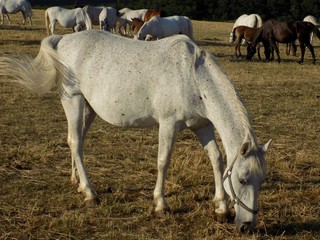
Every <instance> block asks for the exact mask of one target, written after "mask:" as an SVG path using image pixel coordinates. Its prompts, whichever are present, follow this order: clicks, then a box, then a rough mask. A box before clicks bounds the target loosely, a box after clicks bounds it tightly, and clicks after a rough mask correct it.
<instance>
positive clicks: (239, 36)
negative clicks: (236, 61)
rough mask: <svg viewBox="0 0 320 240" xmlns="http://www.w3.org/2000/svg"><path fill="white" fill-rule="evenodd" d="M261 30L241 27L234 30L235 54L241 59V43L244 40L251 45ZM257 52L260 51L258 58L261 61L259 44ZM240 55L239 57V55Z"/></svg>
mask: <svg viewBox="0 0 320 240" xmlns="http://www.w3.org/2000/svg"><path fill="white" fill-rule="evenodd" d="M259 29H260V28H251V27H247V26H239V27H236V28H235V29H234V30H233V41H235V45H236V47H235V53H236V56H237V57H241V51H240V46H241V42H242V40H243V39H245V41H246V43H248V44H249V43H251V42H252V40H253V38H254V36H255V35H256V33H257V32H258V30H259ZM257 50H258V57H259V59H261V57H260V46H259V44H258V45H257ZM238 53H239V55H238Z"/></svg>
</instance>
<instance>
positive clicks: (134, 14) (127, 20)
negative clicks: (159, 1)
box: [118, 8, 148, 35]
mask: <svg viewBox="0 0 320 240" xmlns="http://www.w3.org/2000/svg"><path fill="white" fill-rule="evenodd" d="M147 11H148V9H138V10H132V9H130V8H122V9H120V10H119V14H120V18H119V19H118V22H119V32H120V33H121V34H123V35H128V34H129V31H127V24H129V25H131V23H132V19H134V18H138V19H140V20H141V21H144V15H145V14H146V12H147Z"/></svg>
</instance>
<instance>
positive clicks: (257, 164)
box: [0, 0, 319, 232]
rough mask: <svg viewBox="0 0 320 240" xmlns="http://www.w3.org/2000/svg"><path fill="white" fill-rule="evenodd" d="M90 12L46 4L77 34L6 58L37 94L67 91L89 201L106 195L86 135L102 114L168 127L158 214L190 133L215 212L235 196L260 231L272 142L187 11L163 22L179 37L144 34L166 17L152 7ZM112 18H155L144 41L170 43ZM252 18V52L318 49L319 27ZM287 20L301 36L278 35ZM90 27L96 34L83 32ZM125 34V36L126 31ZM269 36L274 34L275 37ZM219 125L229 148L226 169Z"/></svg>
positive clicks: (74, 159)
mask: <svg viewBox="0 0 320 240" xmlns="http://www.w3.org/2000/svg"><path fill="white" fill-rule="evenodd" d="M0 1H1V4H2V5H0V6H1V7H2V8H3V7H5V9H6V10H3V9H2V10H1V13H4V14H7V13H9V10H8V9H9V8H8V7H7V6H6V5H5V4H4V3H6V2H7V1H5V0H0ZM14 1H15V2H16V7H17V6H22V2H23V1H26V0H10V3H12V2H14ZM8 2H9V1H8ZM19 4H20V5H19ZM90 8H91V7H87V10H85V8H79V9H78V8H77V9H74V10H70V11H71V12H72V14H69V13H70V12H69V11H65V10H63V9H62V8H59V7H54V8H49V9H47V11H46V18H47V19H48V20H47V22H48V27H50V28H49V30H50V29H51V33H53V31H54V24H55V22H57V21H58V22H60V24H62V25H63V24H64V26H66V27H72V28H73V30H74V31H76V33H72V34H65V35H54V34H53V35H50V36H48V37H46V38H45V39H43V40H42V42H41V47H40V50H39V53H38V55H37V57H36V58H34V59H32V58H30V57H28V56H25V57H20V58H14V57H11V56H0V76H10V77H11V78H12V79H15V80H16V82H18V83H20V84H23V85H24V86H26V87H27V88H28V89H30V90H32V91H33V92H35V93H37V94H45V93H47V92H48V91H50V90H52V89H54V88H57V89H59V90H60V91H59V92H60V97H61V103H62V106H63V108H64V111H65V114H66V118H67V122H68V144H69V146H70V150H71V166H72V169H71V182H72V183H74V184H76V185H77V186H78V192H80V193H82V194H83V195H84V196H85V199H84V201H85V203H86V204H87V205H95V204H97V203H98V195H97V193H96V192H95V190H94V188H93V186H92V184H91V183H90V180H89V178H88V174H87V170H86V168H85V165H84V156H83V145H84V139H85V137H86V134H87V132H88V130H89V128H90V126H91V125H92V123H93V121H94V119H95V117H96V116H97V115H99V116H100V117H101V118H102V119H104V120H105V121H107V122H109V123H110V124H113V125H116V126H121V127H142V128H145V127H152V126H158V127H159V146H158V157H157V163H158V174H157V180H156V185H155V188H154V192H153V198H154V202H155V211H156V212H157V213H162V212H164V211H167V210H168V209H169V206H168V204H167V202H166V200H165V193H164V185H165V177H166V174H167V170H168V167H169V163H170V158H171V155H172V150H173V146H174V143H175V140H176V138H177V134H178V133H179V132H181V131H182V130H184V129H190V130H191V131H193V132H194V134H195V135H196V136H197V138H198V140H199V141H200V143H201V144H202V146H203V148H204V150H205V151H206V153H207V154H208V156H209V158H210V160H211V164H212V168H213V171H214V183H215V197H214V203H215V207H216V209H215V214H216V215H220V216H226V215H228V214H229V213H230V209H229V204H228V199H227V195H229V197H230V199H231V200H232V203H233V207H234V209H235V224H236V227H237V229H238V230H239V231H240V232H247V231H252V230H253V229H254V227H255V225H256V221H257V213H258V200H257V198H258V192H259V189H260V186H261V184H262V183H263V182H264V180H265V166H266V162H265V154H266V151H267V149H268V146H269V144H270V141H269V142H267V143H266V144H263V145H260V144H258V140H257V137H256V136H255V133H254V130H253V129H252V123H251V119H250V117H249V114H248V112H247V110H246V108H245V106H244V104H243V102H242V100H241V98H240V95H239V93H238V92H237V90H236V88H235V87H234V85H233V83H232V81H230V79H229V78H228V77H227V75H226V74H225V73H224V72H223V70H222V69H221V67H220V65H219V64H218V62H217V61H216V59H215V57H214V56H213V55H212V54H211V53H210V52H208V51H205V50H203V49H201V48H200V47H199V46H198V45H197V44H196V43H195V41H193V40H192V27H190V25H189V24H190V23H191V22H190V20H189V19H188V18H187V17H183V16H175V17H168V18H165V23H163V24H164V26H169V25H170V24H169V22H170V23H171V25H174V26H175V27H174V28H172V29H171V28H170V31H171V32H170V34H172V35H174V36H169V35H170V34H169V35H165V34H164V33H162V35H161V34H160V35H155V32H152V31H151V32H147V31H145V32H144V31H142V29H143V28H144V26H147V25H148V23H149V22H150V21H152V19H155V20H154V21H157V20H159V19H162V17H161V16H158V14H159V12H157V11H152V12H149V13H148V14H150V20H149V21H146V19H145V16H146V14H147V12H148V11H146V10H136V11H135V10H131V9H122V10H120V11H109V10H110V9H106V10H104V9H105V8H91V10H92V11H90ZM21 9H22V8H21ZM23 9H24V8H23ZM100 10H101V11H100ZM16 11H17V10H15V11H12V12H16ZM64 12H68V14H63V13H64ZM92 12H99V15H98V14H95V18H93V17H92V16H90V14H92ZM103 12H104V13H103ZM102 13H103V16H107V20H105V19H104V20H103V23H101V21H102V19H103V17H101V18H100V15H101V14H102ZM63 15H64V16H63ZM110 15H112V16H113V17H115V18H116V19H117V21H118V22H119V24H120V25H121V24H127V23H130V21H133V19H135V18H136V19H139V20H141V21H146V22H145V23H143V24H142V25H141V26H140V27H141V28H140V29H139V30H138V32H137V34H136V35H137V37H136V38H138V39H144V38H145V40H146V39H147V40H149V39H150V38H152V39H160V38H163V39H161V40H159V41H148V42H146V41H136V40H132V39H130V38H126V37H122V36H119V35H118V34H113V33H110V32H108V31H115V28H114V25H113V23H114V21H113V20H114V19H113V20H112V21H109V20H110V19H109V16H110ZM152 15H155V16H152ZM23 16H24V17H25V16H26V13H23ZM71 16H72V17H71ZM247 17H249V16H243V17H242V18H241V21H240V20H239V21H238V20H237V22H236V23H235V26H234V29H233V30H232V32H231V38H230V39H231V40H233V39H234V36H235V38H237V42H239V43H240V42H241V39H240V37H239V36H240V34H239V32H240V31H239V29H240V28H239V26H241V25H242V26H243V25H244V24H248V22H247V21H245V19H248V18H247ZM70 19H71V20H70ZM72 19H73V20H72ZM252 19H254V21H253V22H250V24H251V25H249V26H248V27H250V28H259V29H258V30H257V31H256V33H255V34H254V36H253V37H252V38H251V39H250V40H248V39H249V38H248V37H247V36H248V35H249V34H248V33H245V34H244V35H243V38H245V39H246V41H248V42H250V45H249V48H248V57H249V58H250V57H252V56H253V54H254V52H255V47H256V46H257V44H258V42H259V41H262V43H263V45H264V47H265V54H266V56H269V55H270V53H271V52H272V51H273V49H274V50H275V51H276V53H277V54H278V49H277V43H279V42H280V43H282V42H289V43H292V42H293V41H295V40H296V39H298V40H299V41H300V46H301V45H302V44H305V45H306V46H307V47H309V48H310V45H311V44H310V38H311V37H310V34H311V32H315V33H316V34H317V36H319V35H318V33H317V31H316V30H315V27H314V25H312V24H311V23H301V22H294V23H290V24H289V23H287V24H276V23H277V22H276V21H273V20H272V21H267V22H266V23H264V24H262V21H261V18H260V17H259V16H258V15H254V16H253V18H252ZM243 21H244V22H243ZM49 22H50V23H49ZM159 22H161V21H160V20H159ZM186 22H187V23H186ZM30 24H32V23H31V17H30ZM92 24H101V28H103V29H107V30H108V31H99V30H94V29H90V28H91V25H92ZM237 24H238V25H237ZM270 25H271V26H270ZM278 25H280V26H279V27H281V28H284V29H290V30H291V31H290V32H292V36H289V37H288V36H287V37H286V38H284V37H283V38H281V37H279V38H278V36H277V35H276V33H277V29H276V26H278ZM148 27H149V26H148ZM184 27H185V28H186V29H187V28H188V29H189V32H187V30H186V29H184ZM84 28H87V29H88V30H86V31H81V30H83V29H84ZM273 28H274V29H273ZM146 29H148V28H147V27H146ZM237 29H238V30H237ZM163 30H164V29H163ZM174 30H175V31H176V32H174ZM123 31H124V32H123V34H126V32H125V31H126V30H123ZM183 31H186V32H183ZM139 32H140V33H139ZM281 32H286V31H281ZM287 32H289V30H287ZM160 33H161V31H160ZM180 33H184V34H180ZM49 34H50V31H49ZM148 35H150V36H148ZM184 35H187V36H184ZM302 35H303V36H302ZM188 36H189V37H188ZM270 36H274V37H275V38H272V39H269V38H270ZM276 36H277V37H276ZM307 40H308V41H307ZM311 46H312V45H311ZM124 53H125V54H124ZM150 53H152V54H150ZM268 54H269V55H268ZM2 79H3V78H2V77H1V78H0V81H1V80H2ZM214 129H216V130H217V132H218V133H219V135H220V138H221V140H222V143H223V146H224V148H225V155H226V160H227V166H226V168H225V169H224V168H223V157H222V153H221V150H220V148H219V146H218V143H217V141H216V136H215V131H214Z"/></svg>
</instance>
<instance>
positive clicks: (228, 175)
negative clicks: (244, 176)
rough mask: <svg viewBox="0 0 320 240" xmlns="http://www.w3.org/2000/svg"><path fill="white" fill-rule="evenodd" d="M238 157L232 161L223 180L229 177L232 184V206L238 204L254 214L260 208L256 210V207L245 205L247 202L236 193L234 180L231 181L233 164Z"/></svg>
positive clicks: (230, 184)
mask: <svg viewBox="0 0 320 240" xmlns="http://www.w3.org/2000/svg"><path fill="white" fill-rule="evenodd" d="M237 159H238V158H237V157H236V158H235V159H234V160H233V161H232V163H231V165H230V167H229V169H228V170H227V172H226V174H225V175H224V176H223V182H224V181H225V180H226V179H227V178H228V182H229V186H230V190H231V195H232V198H233V199H232V202H231V204H232V206H234V205H235V204H238V205H239V206H240V207H242V208H244V209H245V210H247V211H248V212H250V213H252V214H257V213H258V212H259V209H257V210H254V209H251V208H249V207H248V206H247V205H245V204H244V203H243V202H242V201H241V199H240V198H239V197H238V196H237V195H236V193H235V191H234V188H233V184H232V181H231V174H232V169H233V165H234V164H235V162H236V160H237Z"/></svg>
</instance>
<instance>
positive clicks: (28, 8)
mask: <svg viewBox="0 0 320 240" xmlns="http://www.w3.org/2000/svg"><path fill="white" fill-rule="evenodd" d="M21 9H22V11H23V12H24V14H25V16H26V17H28V18H31V17H32V7H31V4H30V2H29V1H25V3H24V4H23V5H22V6H21Z"/></svg>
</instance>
